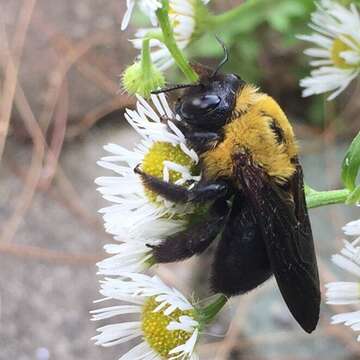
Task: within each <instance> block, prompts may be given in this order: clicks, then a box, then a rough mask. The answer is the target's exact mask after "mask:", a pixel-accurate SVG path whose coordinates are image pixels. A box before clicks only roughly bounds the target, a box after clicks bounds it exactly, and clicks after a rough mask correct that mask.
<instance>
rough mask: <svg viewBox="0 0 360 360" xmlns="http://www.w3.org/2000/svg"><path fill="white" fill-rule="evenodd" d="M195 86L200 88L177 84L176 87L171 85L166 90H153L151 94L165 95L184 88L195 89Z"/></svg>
mask: <svg viewBox="0 0 360 360" xmlns="http://www.w3.org/2000/svg"><path fill="white" fill-rule="evenodd" d="M196 86H201V84H177V85H172V86H170V87H167V88H162V89H159V90H154V91H152V92H151V93H152V94H155V95H157V94H161V93H166V92H170V91H174V90H178V89H185V88H189V87H196Z"/></svg>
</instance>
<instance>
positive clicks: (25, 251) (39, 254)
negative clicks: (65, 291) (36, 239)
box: [0, 243, 104, 265]
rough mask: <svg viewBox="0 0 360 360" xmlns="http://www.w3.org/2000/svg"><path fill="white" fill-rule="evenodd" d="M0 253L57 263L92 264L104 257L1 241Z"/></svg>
mask: <svg viewBox="0 0 360 360" xmlns="http://www.w3.org/2000/svg"><path fill="white" fill-rule="evenodd" d="M0 253H3V254H9V255H14V256H19V257H25V258H31V259H34V260H41V261H47V262H55V263H56V264H71V265H91V264H95V263H96V262H97V261H99V260H101V259H103V258H104V255H103V254H101V253H100V254H88V255H85V254H73V253H66V252H62V251H57V250H49V249H44V248H41V247H38V246H30V245H19V244H8V243H0Z"/></svg>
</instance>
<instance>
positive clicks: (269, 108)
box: [135, 49, 321, 333]
mask: <svg viewBox="0 0 360 360" xmlns="http://www.w3.org/2000/svg"><path fill="white" fill-rule="evenodd" d="M225 54H226V56H225V59H224V60H223V61H222V63H221V64H220V66H221V65H222V64H223V63H224V62H225V61H226V60H227V53H226V49H225ZM220 66H219V67H220ZM219 67H218V69H219ZM218 69H217V70H216V71H215V72H210V71H209V70H208V69H205V70H203V71H202V76H201V77H200V81H199V83H197V84H192V85H179V86H175V87H173V88H170V89H164V90H161V91H164V92H165V91H171V90H174V89H177V88H183V87H186V88H187V89H186V90H185V92H184V94H183V95H182V96H181V98H180V99H179V100H178V102H177V104H176V113H177V114H179V115H180V117H181V119H182V121H181V122H179V124H178V125H179V126H181V129H182V131H183V132H184V133H185V137H186V138H187V141H188V143H189V145H190V146H192V147H193V148H194V149H196V150H197V152H198V153H199V155H200V167H201V171H202V179H201V181H200V182H199V183H198V184H197V185H196V186H195V187H194V188H192V189H191V190H188V189H186V188H185V187H182V186H178V185H175V184H172V183H168V182H164V181H163V180H161V179H159V178H156V177H153V176H151V175H149V174H146V173H144V172H143V171H142V170H141V165H140V166H138V167H137V168H136V169H135V172H136V173H138V174H139V175H140V176H141V178H142V181H143V183H144V185H145V186H146V187H147V188H148V189H150V190H152V191H154V192H156V193H158V194H159V195H161V196H163V197H164V198H166V199H168V200H170V201H173V202H175V203H209V204H210V210H209V212H208V214H207V216H205V218H204V219H203V220H202V221H200V222H197V223H195V224H192V225H191V226H190V227H189V228H188V229H186V230H184V231H182V232H179V233H177V234H175V235H172V236H169V237H168V238H167V239H166V240H165V241H163V242H162V243H161V244H160V245H158V246H155V247H153V256H154V258H155V260H156V261H157V262H158V263H165V262H172V261H178V260H182V259H185V258H188V257H191V256H192V255H195V254H200V253H202V252H203V251H204V250H205V249H206V248H207V247H208V246H209V245H210V244H211V243H212V241H213V240H214V239H215V238H216V237H217V235H219V234H221V238H220V241H219V243H218V245H217V248H216V251H215V256H214V262H213V265H212V275H211V287H212V289H213V291H215V292H219V293H223V294H225V295H227V296H232V295H238V294H243V293H245V292H247V291H250V290H252V289H254V288H255V287H257V286H258V285H260V284H262V283H263V282H264V281H266V280H267V279H268V278H269V277H270V276H271V275H273V274H274V275H275V278H276V281H277V284H278V286H279V289H280V291H281V294H282V296H283V298H284V300H285V302H286V304H287V306H288V308H289V310H290V312H291V313H292V315H293V316H294V318H295V319H296V320H297V322H298V323H299V324H300V326H301V327H302V328H303V329H304V330H305V331H306V332H309V333H310V332H312V331H313V330H314V329H315V327H316V325H317V323H318V319H319V311H320V310H319V307H320V298H321V295H320V286H319V275H318V269H317V263H316V256H315V249H314V243H313V237H312V232H311V225H310V221H309V217H308V211H307V208H306V203H305V195H304V183H303V173H302V168H301V165H300V164H299V160H298V147H297V144H296V141H295V137H294V133H293V130H292V127H291V125H290V123H289V121H288V119H287V117H286V115H285V114H284V112H283V111H282V110H281V108H280V106H279V105H278V104H277V103H276V101H275V100H274V99H272V98H271V97H270V96H268V95H266V94H264V93H261V92H259V91H258V89H257V88H255V87H254V86H253V85H250V84H247V83H245V82H244V81H243V80H241V78H240V77H239V76H237V75H235V74H219V73H218ZM228 204H231V205H230V206H229V205H228Z"/></svg>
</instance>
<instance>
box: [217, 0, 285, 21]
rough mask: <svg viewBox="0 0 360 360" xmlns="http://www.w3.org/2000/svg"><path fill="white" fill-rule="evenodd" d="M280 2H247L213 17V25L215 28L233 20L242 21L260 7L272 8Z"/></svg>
mask: <svg viewBox="0 0 360 360" xmlns="http://www.w3.org/2000/svg"><path fill="white" fill-rule="evenodd" d="M279 1H281V0H247V1H246V2H244V3H243V4H241V5H239V6H237V7H235V8H233V9H231V10H229V11H226V12H224V13H222V14H220V15H215V16H213V17H212V23H213V25H214V26H220V25H224V24H227V23H229V22H232V21H233V20H239V19H241V17H243V16H246V14H247V13H249V12H254V11H256V9H257V8H258V7H264V6H272V5H273V4H278V3H279Z"/></svg>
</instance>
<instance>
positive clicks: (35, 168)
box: [0, 85, 45, 243]
mask: <svg viewBox="0 0 360 360" xmlns="http://www.w3.org/2000/svg"><path fill="white" fill-rule="evenodd" d="M15 103H16V106H17V109H18V111H19V113H20V114H21V116H22V118H23V121H24V124H25V127H26V129H27V131H28V132H29V134H30V136H31V139H32V142H33V152H32V156H31V164H30V167H29V170H28V172H27V174H26V178H25V181H24V187H23V189H22V191H21V193H20V195H19V196H18V198H17V199H16V201H15V208H14V211H13V213H12V215H11V216H10V218H9V220H7V221H6V226H3V228H2V231H1V235H0V243H7V242H9V241H11V239H12V237H13V236H14V234H15V233H16V230H17V228H18V226H19V225H20V222H21V220H22V219H23V216H24V214H25V213H26V211H27V210H28V209H29V207H30V204H31V201H32V198H33V196H34V193H35V190H36V187H37V184H38V182H39V180H40V177H41V171H42V161H43V157H44V148H45V146H44V143H43V141H42V133H41V130H40V128H39V127H38V126H37V122H36V119H35V117H34V115H33V113H32V111H31V108H30V106H29V103H28V102H27V100H26V97H25V94H24V92H23V90H22V88H21V86H19V85H18V87H17V91H16V96H15Z"/></svg>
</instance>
